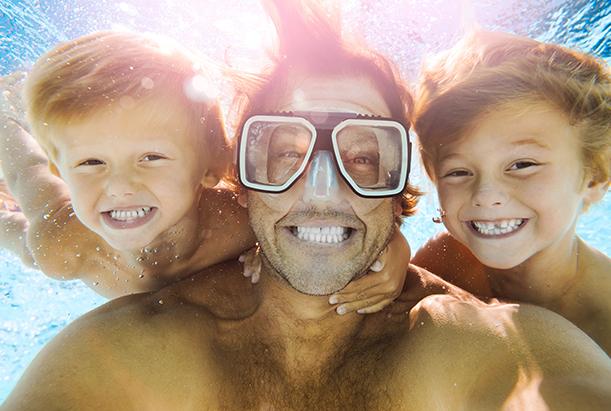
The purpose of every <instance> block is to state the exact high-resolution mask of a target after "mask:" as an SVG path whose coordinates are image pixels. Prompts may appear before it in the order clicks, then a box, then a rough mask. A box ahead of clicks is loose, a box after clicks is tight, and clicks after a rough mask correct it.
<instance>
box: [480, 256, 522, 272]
mask: <svg viewBox="0 0 611 411" xmlns="http://www.w3.org/2000/svg"><path fill="white" fill-rule="evenodd" d="M475 256H476V257H477V259H478V260H479V261H480V262H481V263H482V264H484V265H485V266H487V267H490V268H495V269H497V270H509V269H511V268H514V267H516V266H518V265H520V264H522V263H523V262H524V261H525V260H526V259H524V258H498V255H497V256H494V257H488V256H482V255H475Z"/></svg>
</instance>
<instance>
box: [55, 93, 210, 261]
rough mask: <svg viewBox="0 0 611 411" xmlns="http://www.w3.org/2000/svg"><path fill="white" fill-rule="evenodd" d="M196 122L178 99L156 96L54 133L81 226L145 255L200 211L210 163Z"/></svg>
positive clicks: (59, 163)
mask: <svg viewBox="0 0 611 411" xmlns="http://www.w3.org/2000/svg"><path fill="white" fill-rule="evenodd" d="M190 123H192V120H191V119H190V118H189V116H188V115H187V113H186V111H185V110H184V109H183V108H182V106H181V105H180V104H179V103H178V102H176V101H173V100H172V98H171V97H168V98H166V99H160V98H155V97H153V98H149V99H147V100H143V101H138V102H136V103H135V105H133V106H131V107H127V108H126V107H120V105H114V106H111V107H110V108H109V109H107V110H102V111H100V112H97V113H95V114H93V115H91V116H88V117H86V118H84V119H82V120H79V121H78V122H75V123H72V124H69V125H65V126H61V127H59V126H55V127H53V128H52V130H51V131H52V132H53V133H56V134H57V138H54V140H55V141H56V142H57V143H56V146H57V153H58V155H57V159H56V164H57V167H58V169H59V171H60V174H61V177H62V178H63V179H64V181H65V182H66V183H67V185H68V188H69V191H70V196H71V199H72V204H73V206H74V210H75V212H76V215H77V216H78V218H79V219H80V220H81V222H82V223H83V224H84V225H85V226H87V227H88V228H89V229H90V230H92V231H94V232H95V233H97V234H98V235H100V236H101V237H102V238H103V239H104V240H105V241H106V242H107V243H109V244H110V245H111V246H112V247H113V248H115V249H118V250H137V249H139V248H142V247H144V246H146V245H148V244H150V243H151V242H153V240H155V239H159V236H161V235H163V233H165V232H167V230H168V229H170V228H171V227H173V226H175V225H176V224H177V223H178V222H179V221H180V220H181V219H183V218H184V217H185V216H186V215H188V214H189V213H190V211H193V210H196V208H197V202H198V201H197V193H198V191H199V185H200V183H201V182H202V179H204V177H205V175H206V165H205V164H204V163H205V157H206V156H205V155H204V154H203V153H202V146H203V144H202V143H201V141H203V136H202V140H201V141H198V140H197V139H196V138H195V137H194V136H193V131H192V128H191V129H190V128H189V126H188V125H189V124H190Z"/></svg>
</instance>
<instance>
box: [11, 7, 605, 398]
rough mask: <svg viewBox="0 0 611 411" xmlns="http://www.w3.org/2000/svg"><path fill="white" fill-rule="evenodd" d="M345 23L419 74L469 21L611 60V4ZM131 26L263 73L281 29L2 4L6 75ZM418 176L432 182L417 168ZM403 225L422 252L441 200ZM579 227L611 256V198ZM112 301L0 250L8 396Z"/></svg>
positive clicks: (246, 11) (244, 20)
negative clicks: (39, 359)
mask: <svg viewBox="0 0 611 411" xmlns="http://www.w3.org/2000/svg"><path fill="white" fill-rule="evenodd" d="M341 3H342V7H343V11H344V17H345V24H346V26H349V27H350V26H356V27H359V28H361V29H362V35H363V36H364V37H365V39H366V40H367V42H368V43H369V44H370V45H372V46H375V47H377V48H378V49H379V50H381V51H382V52H384V53H386V54H387V55H388V56H391V57H392V58H393V59H394V60H395V61H396V62H397V63H398V64H399V66H400V67H401V69H402V71H403V73H404V75H405V77H406V78H408V79H412V80H413V79H414V78H415V74H416V72H417V69H418V67H419V65H420V60H421V57H422V56H423V55H426V54H427V53H431V52H435V51H437V50H439V49H442V48H445V47H447V46H449V45H450V44H451V43H452V41H453V39H455V38H456V37H457V35H458V33H459V32H460V30H461V19H460V18H457V17H456V16H459V15H461V14H462V15H463V16H464V18H463V19H462V21H463V22H467V23H469V22H473V21H477V22H478V23H479V24H480V25H482V26H483V27H485V28H488V29H498V30H505V31H512V32H515V33H518V34H523V35H530V36H532V37H536V38H539V39H542V40H545V41H554V42H557V43H561V44H565V45H568V46H571V47H576V48H579V49H582V50H585V51H589V52H592V53H595V54H597V55H599V56H601V57H602V58H604V59H606V60H607V62H609V61H611V44H610V42H609V38H611V2H609V1H600V0H599V1H587V0H582V1H571V0H545V1H543V0H539V1H530V0H473V1H471V2H468V1H462V2H459V1H454V0H431V1H427V2H422V1H419V0H375V1H373V0H342V1H341ZM108 28H129V29H133V30H138V31H153V32H158V33H163V34H166V35H169V36H171V37H174V38H176V39H179V40H180V41H181V42H182V43H184V44H185V45H187V46H188V47H190V48H193V49H197V50H200V51H201V52H202V53H203V54H205V55H208V56H210V57H212V58H217V59H221V58H222V59H225V60H226V61H227V62H229V63H230V64H232V65H234V66H236V67H238V68H242V69H253V70H256V69H257V68H259V67H260V66H261V65H262V64H264V63H265V61H266V60H265V58H266V55H265V53H264V51H265V48H266V47H269V46H270V45H271V42H270V41H271V40H270V39H271V38H272V34H273V29H272V27H271V25H270V23H269V22H268V21H267V20H266V18H265V16H264V14H263V11H262V9H261V7H260V6H259V4H258V2H257V1H256V0H182V1H178V0H176V1H172V0H127V1H122V2H121V1H115V0H62V1H51V0H2V1H1V2H0V74H7V73H10V72H11V71H13V70H16V69H27V68H28V67H29V66H30V65H31V64H32V62H33V61H34V60H35V59H36V58H37V57H38V56H39V55H40V54H41V53H42V52H44V51H45V50H47V49H48V48H49V47H51V46H53V45H54V44H56V43H57V42H60V41H64V40H67V39H70V38H73V37H76V36H79V35H82V34H85V33H88V32H90V31H93V30H99V29H108ZM416 169H417V170H416V171H415V172H414V173H413V175H412V181H413V182H414V183H416V184H418V185H420V186H421V187H424V188H425V189H426V190H427V191H428V192H432V191H433V190H432V187H431V186H430V185H429V184H428V183H427V181H426V179H425V178H423V176H422V173H421V172H420V171H419V169H418V166H416ZM421 204H422V205H421V207H420V212H419V213H418V215H417V216H415V217H413V218H410V219H409V220H408V221H407V222H406V223H405V224H404V226H403V228H402V230H403V232H404V233H405V235H406V237H407V238H408V239H409V241H410V243H411V245H412V248H413V249H416V248H417V247H418V246H419V245H420V244H422V242H423V241H425V240H426V239H427V238H428V237H430V236H431V235H432V234H433V233H434V232H436V231H439V230H440V229H441V227H440V226H439V225H435V224H432V222H431V217H432V216H433V215H435V209H436V204H435V198H434V196H427V197H426V198H425V199H424V200H423V201H422V203H421ZM578 231H579V233H580V234H581V235H582V236H583V237H584V238H585V239H586V240H587V241H588V242H590V243H591V244H593V245H595V246H596V247H598V248H599V249H601V250H603V251H604V252H605V253H607V254H608V255H609V254H611V241H610V239H611V198H610V196H607V197H606V199H605V200H604V201H603V202H601V203H600V204H597V205H596V206H594V207H593V208H592V209H591V210H590V211H589V212H588V213H587V214H586V215H585V216H584V217H583V218H582V219H581V221H580V223H579V226H578ZM104 301H105V300H104V299H103V298H101V297H99V296H97V295H96V294H95V293H94V292H93V291H91V290H90V289H88V288H86V287H84V286H83V285H81V284H80V283H79V282H60V281H55V280H50V279H47V278H46V277H45V276H43V275H42V274H41V273H39V272H37V271H35V270H30V269H27V268H24V267H23V266H22V265H21V264H20V263H19V261H18V260H16V259H15V258H14V257H13V256H11V255H10V254H9V253H7V252H5V251H3V250H0V402H2V401H3V400H4V398H6V396H7V395H8V393H9V392H10V390H11V388H12V387H13V386H14V384H15V382H16V381H17V379H18V378H19V376H20V375H21V373H22V372H23V370H24V369H25V367H26V366H27V364H28V363H29V362H30V361H31V359H32V358H33V357H34V355H35V354H36V353H37V352H38V351H39V350H40V349H41V348H42V346H43V345H44V344H45V343H46V342H47V341H49V339H50V338H52V337H53V336H54V335H55V334H56V333H57V332H58V331H60V330H61V329H62V328H64V327H65V326H66V324H68V323H69V322H70V321H72V320H73V319H75V318H77V317H78V316H79V315H81V314H82V313H84V312H86V311H88V310H90V309H91V308H93V307H96V306H98V305H100V304H102V303H103V302H104Z"/></svg>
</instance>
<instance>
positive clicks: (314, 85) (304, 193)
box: [248, 77, 395, 295]
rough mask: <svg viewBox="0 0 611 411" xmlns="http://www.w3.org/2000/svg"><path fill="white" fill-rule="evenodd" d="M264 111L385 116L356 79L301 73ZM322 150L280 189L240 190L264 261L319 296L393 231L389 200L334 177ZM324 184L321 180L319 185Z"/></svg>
mask: <svg viewBox="0 0 611 411" xmlns="http://www.w3.org/2000/svg"><path fill="white" fill-rule="evenodd" d="M292 84H293V87H292V88H291V89H290V90H289V92H288V93H287V94H286V96H285V97H284V98H280V99H278V100H277V101H275V102H270V104H269V107H267V110H268V111H290V110H294V111H338V112H355V113H360V114H373V115H379V116H385V117H389V116H390V110H389V109H388V107H387V105H386V103H385V102H384V100H383V98H382V96H381V95H380V93H379V92H378V91H377V90H376V89H375V88H374V87H373V85H372V84H371V83H370V82H369V81H368V80H367V79H364V78H358V77H354V78H339V77H338V78H307V79H300V81H295V82H293V83H292ZM326 154H329V153H326V152H319V153H318V155H317V154H316V153H315V154H314V156H313V159H312V160H311V162H310V164H309V165H308V169H307V171H306V173H305V174H304V175H303V176H302V177H300V179H299V180H298V181H297V182H296V183H295V184H294V185H293V186H292V187H291V188H290V189H289V190H288V191H286V192H284V193H281V194H269V193H260V192H255V191H250V192H248V208H249V214H250V221H251V225H252V227H253V230H254V231H255V234H256V235H257V238H258V240H259V243H260V245H261V248H262V251H263V254H264V256H265V257H266V261H267V262H268V263H269V264H270V265H271V267H272V268H273V269H274V270H275V271H276V272H277V273H278V274H279V275H280V276H281V277H283V278H284V279H286V280H287V281H288V282H289V283H290V284H291V286H293V287H294V288H295V289H297V290H298V291H300V292H302V293H306V294H314V295H326V294H331V293H333V292H336V291H338V290H340V289H342V288H343V287H345V286H346V285H347V284H348V283H349V282H350V281H351V280H353V279H354V278H355V277H357V276H359V275H360V274H362V273H364V272H365V271H366V270H367V268H368V267H369V265H370V264H371V263H373V261H374V260H375V259H376V257H377V255H378V253H379V252H380V251H382V249H383V248H384V247H385V245H386V243H387V242H388V240H389V238H390V236H391V234H392V232H393V230H394V217H395V212H394V207H393V206H394V202H393V199H391V198H384V199H369V198H362V197H359V196H357V195H356V194H354V192H353V191H352V190H351V189H350V188H349V187H348V186H347V185H346V183H345V182H344V181H343V180H342V179H341V178H340V177H339V175H337V170H336V168H335V165H334V164H333V163H332V160H331V155H326ZM323 181H325V182H326V183H323Z"/></svg>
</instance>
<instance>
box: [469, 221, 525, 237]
mask: <svg viewBox="0 0 611 411" xmlns="http://www.w3.org/2000/svg"><path fill="white" fill-rule="evenodd" d="M523 222H524V219H522V218H514V219H511V220H502V221H496V222H494V223H490V222H481V221H471V225H472V226H473V228H475V229H476V230H477V231H478V232H479V233H481V234H483V235H501V234H507V233H511V232H512V231H515V230H516V229H517V228H518V227H520V226H521V225H522V223H523Z"/></svg>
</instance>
